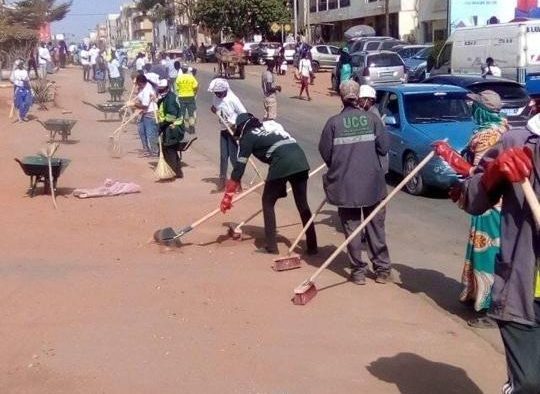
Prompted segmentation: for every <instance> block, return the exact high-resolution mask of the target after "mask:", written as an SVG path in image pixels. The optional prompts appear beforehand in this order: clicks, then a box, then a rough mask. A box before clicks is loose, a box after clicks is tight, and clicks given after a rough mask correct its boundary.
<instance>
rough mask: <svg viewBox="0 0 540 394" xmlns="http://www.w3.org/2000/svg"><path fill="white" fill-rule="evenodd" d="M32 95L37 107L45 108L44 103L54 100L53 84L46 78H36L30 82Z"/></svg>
mask: <svg viewBox="0 0 540 394" xmlns="http://www.w3.org/2000/svg"><path fill="white" fill-rule="evenodd" d="M30 86H31V88H32V93H33V97H34V103H36V104H38V105H39V109H45V110H46V109H47V106H46V104H47V103H49V102H51V101H53V100H54V95H55V86H54V84H53V83H51V82H49V81H47V80H46V79H36V80H35V81H32V82H31V83H30Z"/></svg>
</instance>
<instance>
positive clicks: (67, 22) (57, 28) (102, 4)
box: [52, 0, 130, 41]
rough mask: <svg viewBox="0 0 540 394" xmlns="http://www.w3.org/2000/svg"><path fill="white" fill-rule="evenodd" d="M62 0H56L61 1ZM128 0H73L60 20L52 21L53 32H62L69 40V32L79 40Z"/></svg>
mask: <svg viewBox="0 0 540 394" xmlns="http://www.w3.org/2000/svg"><path fill="white" fill-rule="evenodd" d="M61 1H62V0H57V2H61ZM129 2H130V1H128V0H73V5H72V7H71V12H70V13H69V14H68V15H67V16H66V18H65V19H64V20H62V21H60V22H57V23H54V24H53V26H52V31H53V33H54V34H57V33H64V34H66V39H67V40H71V39H72V36H71V34H74V35H75V37H76V39H77V40H78V41H80V40H81V39H82V38H83V37H86V36H88V31H89V30H94V29H95V28H96V25H97V24H98V23H104V22H105V20H106V17H107V14H115V13H119V12H120V5H122V4H125V3H129Z"/></svg>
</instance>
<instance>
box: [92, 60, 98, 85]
mask: <svg viewBox="0 0 540 394" xmlns="http://www.w3.org/2000/svg"><path fill="white" fill-rule="evenodd" d="M96 70H97V65H96V64H92V79H93V80H94V81H95V80H96Z"/></svg>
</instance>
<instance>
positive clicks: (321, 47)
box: [315, 45, 328, 55]
mask: <svg viewBox="0 0 540 394" xmlns="http://www.w3.org/2000/svg"><path fill="white" fill-rule="evenodd" d="M315 49H316V50H317V52H319V53H322V54H323V55H328V48H327V47H325V46H324V45H319V46H316V47H315Z"/></svg>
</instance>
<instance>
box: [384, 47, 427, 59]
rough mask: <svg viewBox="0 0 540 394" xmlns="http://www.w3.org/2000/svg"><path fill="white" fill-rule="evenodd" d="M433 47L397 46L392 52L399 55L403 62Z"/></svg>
mask: <svg viewBox="0 0 540 394" xmlns="http://www.w3.org/2000/svg"><path fill="white" fill-rule="evenodd" d="M428 46H431V45H397V46H395V47H393V48H392V52H395V53H397V54H398V55H399V56H401V58H402V59H403V60H406V59H409V58H411V57H413V56H414V55H416V54H417V53H418V52H420V51H421V50H422V49H424V48H427V47H428Z"/></svg>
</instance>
